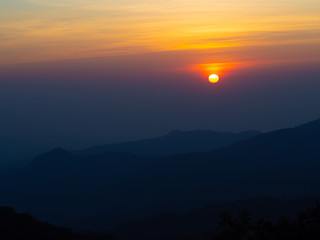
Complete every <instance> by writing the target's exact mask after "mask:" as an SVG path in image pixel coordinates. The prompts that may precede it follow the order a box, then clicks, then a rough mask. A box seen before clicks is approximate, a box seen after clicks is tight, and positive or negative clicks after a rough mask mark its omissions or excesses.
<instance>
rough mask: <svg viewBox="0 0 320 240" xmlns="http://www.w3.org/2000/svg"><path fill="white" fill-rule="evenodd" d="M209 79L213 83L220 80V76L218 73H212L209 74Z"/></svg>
mask: <svg viewBox="0 0 320 240" xmlns="http://www.w3.org/2000/svg"><path fill="white" fill-rule="evenodd" d="M209 81H210V82H211V83H216V82H219V76H218V75H217V74H211V75H210V76H209Z"/></svg>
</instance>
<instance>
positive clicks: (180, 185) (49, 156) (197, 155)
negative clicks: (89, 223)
mask: <svg viewBox="0 0 320 240" xmlns="http://www.w3.org/2000/svg"><path fill="white" fill-rule="evenodd" d="M175 134H176V133H175ZM169 135H170V134H169ZM173 135H174V134H173ZM172 144H173V145H174V144H175V143H174V142H172ZM319 146H320V120H317V121H314V122H311V123H308V124H304V125H301V126H298V127H296V128H290V129H283V130H279V131H274V132H270V133H266V134H260V135H257V136H254V137H251V138H247V139H244V140H241V141H239V142H236V143H234V144H232V145H229V146H225V147H223V148H220V149H216V150H213V151H209V152H200V150H199V149H198V152H194V153H190V152H189V153H184V154H175V155H171V156H146V155H149V154H148V153H145V154H143V155H144V156H138V155H134V154H132V153H124V152H122V153H116V152H105V151H104V150H103V152H102V153H101V152H99V151H97V152H96V153H94V154H91V155H87V154H83V153H82V154H77V153H74V152H73V153H70V152H68V151H66V150H63V149H55V150H53V151H51V152H49V153H46V154H43V155H41V156H39V157H37V158H36V159H35V161H34V163H33V164H32V165H30V166H28V167H25V168H22V169H16V170H11V171H3V172H2V173H1V175H0V191H1V192H2V193H3V195H2V197H1V199H0V205H10V206H14V207H15V208H17V209H18V210H19V211H28V212H32V213H33V214H34V215H35V216H36V217H40V218H41V219H45V220H50V221H53V222H54V223H62V222H66V221H69V220H72V219H80V218H87V217H90V216H97V215H103V214H105V215H107V217H106V218H104V219H107V221H104V222H103V224H105V226H106V228H110V227H112V226H114V222H115V219H117V221H116V222H117V223H121V222H124V221H126V220H128V219H133V218H137V217H146V216H148V215H153V214H156V213H157V212H161V211H174V212H184V211H188V210H191V209H194V208H196V207H201V206H205V205H207V204H210V203H216V202H221V201H226V200H239V199H247V198H251V197H257V196H272V197H282V198H292V197H297V196H307V195H313V194H320V187H319V185H318V182H319V181H320V148H319ZM189 149H191V148H189ZM110 151H111V150H110ZM123 151H125V152H128V149H127V150H123ZM155 155H156V154H155ZM164 155H165V154H164ZM119 219H120V220H119Z"/></svg>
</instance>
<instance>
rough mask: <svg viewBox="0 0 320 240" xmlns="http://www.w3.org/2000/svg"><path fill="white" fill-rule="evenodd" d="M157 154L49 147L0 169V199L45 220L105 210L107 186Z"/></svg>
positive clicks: (86, 214)
mask: <svg viewBox="0 0 320 240" xmlns="http://www.w3.org/2000/svg"><path fill="white" fill-rule="evenodd" d="M157 159H158V158H150V157H141V156H135V155H132V154H129V153H103V154H97V155H94V156H90V157H84V156H77V155H74V154H72V153H70V152H68V151H66V150H64V149H54V150H52V151H50V152H48V153H45V154H42V155H40V156H38V157H36V158H35V160H34V162H33V163H32V164H31V165H29V166H27V167H24V168H20V169H15V170H7V171H2V172H1V174H0V189H1V191H2V193H4V195H2V197H1V198H0V203H1V205H9V206H15V207H17V208H18V210H28V211H29V210H30V211H32V212H33V213H34V214H35V215H36V216H38V217H41V218H45V219H49V220H50V221H54V220H56V219H61V218H62V219H68V218H74V217H79V216H88V215H89V216H90V215H91V214H97V213H99V212H100V211H103V212H107V210H105V211H104V209H105V208H109V207H110V206H109V204H108V199H109V197H110V196H109V195H111V196H112V194H113V193H112V191H113V186H114V185H115V184H116V183H117V182H119V181H123V180H124V179H127V178H128V177H130V176H132V175H134V174H135V173H136V172H138V171H140V170H141V169H142V168H144V167H145V166H147V165H149V164H151V162H153V161H156V160H157ZM80 210H81V211H80ZM47 217H48V218H47Z"/></svg>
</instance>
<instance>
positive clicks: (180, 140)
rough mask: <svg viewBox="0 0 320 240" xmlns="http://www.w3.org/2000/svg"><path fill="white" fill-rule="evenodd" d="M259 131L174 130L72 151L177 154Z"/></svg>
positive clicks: (214, 146) (213, 146)
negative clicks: (145, 137) (153, 135)
mask: <svg viewBox="0 0 320 240" xmlns="http://www.w3.org/2000/svg"><path fill="white" fill-rule="evenodd" d="M259 134H261V132H259V131H246V132H240V133H230V132H216V131H204V130H196V131H174V132H171V133H169V134H167V135H165V136H163V137H158V138H150V139H143V140H138V141H132V142H124V143H116V144H108V145H102V146H95V147H91V148H88V149H84V150H80V151H77V152H75V153H76V154H79V155H85V156H90V155H93V154H100V153H104V152H128V153H132V154H136V155H147V156H166V155H173V154H179V153H190V152H208V151H213V150H215V149H219V148H222V147H225V146H228V145H231V144H234V143H236V142H238V141H240V140H243V139H246V138H250V137H254V136H256V135H259Z"/></svg>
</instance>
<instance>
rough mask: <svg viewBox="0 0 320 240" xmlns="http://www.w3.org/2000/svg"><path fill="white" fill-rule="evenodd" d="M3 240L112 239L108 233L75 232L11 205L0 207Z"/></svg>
mask: <svg viewBox="0 0 320 240" xmlns="http://www.w3.org/2000/svg"><path fill="white" fill-rule="evenodd" d="M0 239H1V240H22V239H32V240H44V239H45V240H58V239H59V240H111V239H112V237H111V236H110V235H107V234H100V235H98V234H94V233H75V232H72V231H71V229H68V228H61V227H56V226H54V225H52V224H50V223H47V222H41V221H38V220H36V219H34V218H33V217H32V216H31V215H30V214H28V213H16V212H15V211H14V209H13V208H11V207H0Z"/></svg>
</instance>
